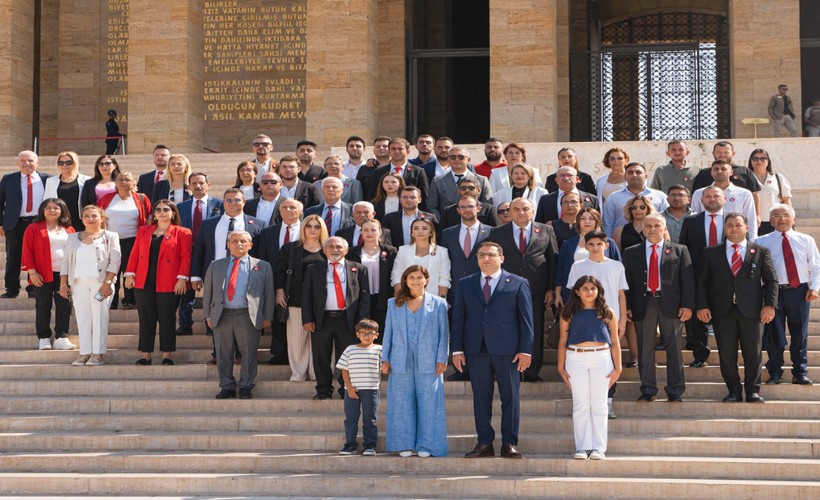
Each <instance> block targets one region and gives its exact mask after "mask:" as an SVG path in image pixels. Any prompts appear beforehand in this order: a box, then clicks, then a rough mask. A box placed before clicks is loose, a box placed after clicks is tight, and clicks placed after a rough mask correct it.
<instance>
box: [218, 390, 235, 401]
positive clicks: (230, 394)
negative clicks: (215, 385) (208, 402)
mask: <svg viewBox="0 0 820 500" xmlns="http://www.w3.org/2000/svg"><path fill="white" fill-rule="evenodd" d="M235 397H236V389H222V390H221V391H219V394H217V395H216V399H231V398H235Z"/></svg>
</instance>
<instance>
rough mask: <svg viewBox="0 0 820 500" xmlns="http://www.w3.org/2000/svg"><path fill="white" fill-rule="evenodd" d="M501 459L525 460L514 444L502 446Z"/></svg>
mask: <svg viewBox="0 0 820 500" xmlns="http://www.w3.org/2000/svg"><path fill="white" fill-rule="evenodd" d="M501 458H523V457H522V456H521V453H520V452H519V451H518V449H516V447H515V445H514V444H502V445H501Z"/></svg>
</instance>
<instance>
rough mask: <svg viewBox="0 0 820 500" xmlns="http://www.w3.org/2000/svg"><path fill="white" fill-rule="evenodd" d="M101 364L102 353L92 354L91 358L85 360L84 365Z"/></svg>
mask: <svg viewBox="0 0 820 500" xmlns="http://www.w3.org/2000/svg"><path fill="white" fill-rule="evenodd" d="M102 364H103V360H102V354H92V355H91V358H90V359H89V360H88V361H86V363H85V366H100V365H102Z"/></svg>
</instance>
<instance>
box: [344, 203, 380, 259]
mask: <svg viewBox="0 0 820 500" xmlns="http://www.w3.org/2000/svg"><path fill="white" fill-rule="evenodd" d="M375 218H376V208H375V207H374V206H373V204H372V203H370V202H369V201H359V202H357V203H354V204H353V225H352V226H347V227H343V228H342V229H339V230H338V231H337V232H336V236H338V237H340V238H344V239H345V241H346V242H347V246H348V248H353V247H357V246H361V245H363V244H364V239H363V237H362V224H364V223H365V222H367V221H369V220H372V219H375ZM381 242H382V243H384V244H385V245H390V246H393V240H392V237H391V234H390V230H389V229H386V228H384V227H382V237H381Z"/></svg>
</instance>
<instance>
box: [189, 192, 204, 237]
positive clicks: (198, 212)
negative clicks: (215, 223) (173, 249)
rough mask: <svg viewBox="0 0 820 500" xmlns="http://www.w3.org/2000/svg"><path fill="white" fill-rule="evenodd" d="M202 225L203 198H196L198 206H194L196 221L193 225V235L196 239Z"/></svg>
mask: <svg viewBox="0 0 820 500" xmlns="http://www.w3.org/2000/svg"><path fill="white" fill-rule="evenodd" d="M201 226H202V200H196V208H194V223H193V225H192V227H191V237H192V238H194V239H196V235H197V234H199V228H200V227H201Z"/></svg>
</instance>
